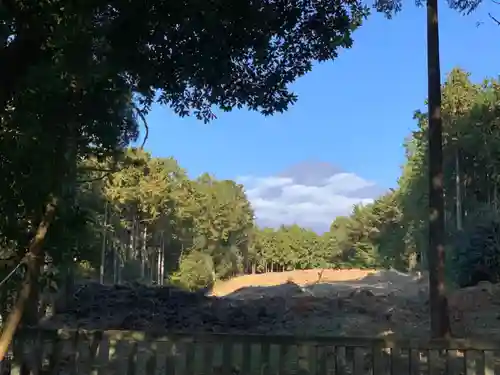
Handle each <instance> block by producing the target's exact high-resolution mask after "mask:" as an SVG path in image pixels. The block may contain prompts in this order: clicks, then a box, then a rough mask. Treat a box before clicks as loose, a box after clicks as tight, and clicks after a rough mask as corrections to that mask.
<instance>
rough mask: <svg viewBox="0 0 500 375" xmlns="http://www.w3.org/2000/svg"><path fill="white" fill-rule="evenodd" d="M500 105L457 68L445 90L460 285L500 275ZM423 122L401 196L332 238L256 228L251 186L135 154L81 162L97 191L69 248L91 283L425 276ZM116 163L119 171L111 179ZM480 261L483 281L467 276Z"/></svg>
mask: <svg viewBox="0 0 500 375" xmlns="http://www.w3.org/2000/svg"><path fill="white" fill-rule="evenodd" d="M499 98H500V84H499V81H497V80H485V81H483V82H481V83H473V82H471V80H470V77H469V74H468V73H467V72H464V71H462V70H460V69H455V70H453V71H452V72H451V73H450V74H449V75H448V77H447V80H446V82H445V83H444V85H443V118H444V129H445V133H444V156H445V170H446V176H445V192H446V225H447V233H448V237H449V238H448V249H447V253H448V260H449V263H448V264H449V267H448V270H451V272H449V273H450V275H451V276H450V277H451V278H452V281H455V282H456V283H457V284H459V285H467V284H470V283H471V282H474V280H473V279H474V278H477V277H480V278H488V279H492V280H496V277H497V276H496V275H497V274H498V272H499V268H498V267H496V263H495V262H497V260H496V259H498V257H496V255H495V254H497V251H498V248H499V245H498V244H497V243H496V241H497V240H498V241H500V235H498V234H497V236H498V238H497V237H495V234H496V233H497V232H495V227H494V226H495V225H497V224H495V223H500V221H497V219H496V214H497V207H498V192H499V188H500V187H499V182H500V175H499V174H498V172H497V171H499V170H500V163H499V162H500V158H499V156H500V155H499V151H498V150H500V147H499V146H500V144H498V142H500V130H498V129H499V127H498V122H499V120H498V115H499V113H500V106H499V103H500V102H499ZM414 117H415V120H416V121H417V130H416V131H414V132H413V133H412V135H411V137H409V138H408V139H407V140H406V142H405V149H406V159H407V160H406V162H405V164H404V166H403V168H402V175H401V177H400V179H399V181H398V186H397V188H396V189H391V190H390V191H389V192H388V193H386V194H385V195H383V196H381V197H379V198H377V199H376V200H375V201H374V202H373V203H372V204H368V205H364V206H361V205H359V206H355V207H354V208H353V211H352V214H351V215H349V216H345V217H337V218H332V219H333V222H332V224H331V226H330V230H329V231H328V232H326V233H323V234H317V233H315V232H313V231H312V230H309V229H305V228H301V227H299V226H298V225H291V226H281V227H280V228H276V229H273V228H259V227H258V226H257V225H256V223H255V218H254V212H253V210H252V207H251V204H250V202H249V201H248V199H247V198H246V195H245V192H244V187H243V186H242V185H239V184H237V183H235V182H234V181H230V180H217V179H215V178H214V177H212V176H210V175H209V174H204V175H202V176H200V177H198V178H196V179H190V178H189V177H188V175H187V173H186V171H185V170H184V169H182V167H181V166H179V165H178V163H177V162H176V160H174V159H173V158H156V157H153V156H151V155H150V154H149V153H148V152H146V151H143V150H142V149H140V148H126V149H124V150H123V153H122V154H121V155H120V156H119V157H118V158H113V159H109V160H101V161H97V160H96V159H87V160H84V161H83V162H82V166H81V168H79V170H80V172H79V173H80V174H81V176H80V179H81V180H83V181H89V182H84V183H81V184H79V185H78V188H77V189H76V191H75V197H74V208H75V209H74V210H73V211H72V212H71V213H70V218H69V219H68V218H65V219H64V221H63V222H61V224H63V223H64V224H67V223H68V220H69V222H72V223H74V225H75V227H74V228H73V235H70V236H67V240H68V241H69V242H70V243H68V244H67V245H65V246H69V247H73V248H74V249H75V254H77V256H78V258H79V260H80V261H85V262H86V263H85V264H86V265H87V266H88V267H89V268H90V269H93V270H95V272H94V274H95V273H99V269H100V266H101V264H103V265H104V267H103V269H102V270H101V272H100V273H101V278H102V279H103V281H107V282H120V281H124V280H141V281H143V282H150V283H151V282H152V283H159V284H163V283H165V282H174V283H178V284H181V285H183V286H185V287H188V288H197V287H206V286H210V285H211V284H212V283H214V282H215V281H216V280H219V279H226V278H229V277H232V276H235V275H239V274H243V273H262V272H273V271H274V272H276V271H286V270H294V269H310V268H318V267H326V268H343V267H349V268H350V267H361V268H380V267H385V268H389V267H392V268H396V269H398V270H402V271H408V270H413V269H425V267H426V259H425V254H426V249H427V186H428V180H427V177H426V176H427V174H426V168H427V165H426V163H427V158H426V137H425V132H426V125H427V122H426V121H427V119H426V113H423V112H420V111H416V112H415V116H414ZM111 164H113V165H114V166H115V167H116V169H117V171H116V172H113V173H110V174H108V175H103V173H105V172H101V171H106V170H109V169H110V168H111ZM88 171H92V172H88ZM491 225H493V227H491ZM478 231H479V232H478ZM484 231H487V233H489V232H488V231H491V233H492V236H493V237H492V236H491V235H488V234H485V233H484ZM477 233H480V234H479V235H478V234H477ZM478 236H479V237H478ZM58 246H61V245H60V244H59V245H58ZM488 251H490V252H488ZM471 261H472V262H474V264H477V265H478V267H477V272H475V273H474V272H472V273H471V272H459V271H460V270H461V269H467V268H468V267H469V265H470V262H471ZM469 270H470V269H469Z"/></svg>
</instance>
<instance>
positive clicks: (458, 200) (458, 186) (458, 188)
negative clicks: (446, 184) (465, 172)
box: [455, 149, 462, 230]
mask: <svg viewBox="0 0 500 375" xmlns="http://www.w3.org/2000/svg"><path fill="white" fill-rule="evenodd" d="M459 156H460V155H459V151H458V149H457V151H456V153H455V204H456V215H455V216H456V220H457V229H458V230H462V179H461V178H460V160H459Z"/></svg>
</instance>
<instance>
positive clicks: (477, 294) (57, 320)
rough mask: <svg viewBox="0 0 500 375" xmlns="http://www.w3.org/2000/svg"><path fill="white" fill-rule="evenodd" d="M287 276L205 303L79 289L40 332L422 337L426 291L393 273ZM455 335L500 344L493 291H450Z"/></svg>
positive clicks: (184, 295) (225, 288)
mask: <svg viewBox="0 0 500 375" xmlns="http://www.w3.org/2000/svg"><path fill="white" fill-rule="evenodd" d="M320 274H321V270H309V271H302V272H300V271H295V272H292V273H272V274H265V275H249V276H243V277H239V278H235V279H233V280H229V281H227V282H225V283H221V284H219V285H217V286H216V287H215V288H214V291H213V294H214V295H216V296H212V297H206V296H203V295H199V294H193V293H188V292H185V291H181V290H179V289H176V288H172V287H146V286H141V285H118V286H105V285H99V284H94V283H93V284H87V285H82V286H79V288H78V289H77V290H75V293H74V295H73V298H72V300H71V301H70V303H69V304H68V306H67V309H66V310H65V311H63V312H60V313H58V314H56V315H55V316H53V317H52V318H50V319H48V320H46V321H45V322H44V323H43V325H44V326H47V327H61V326H62V325H64V326H67V327H81V328H88V329H128V330H148V331H156V332H160V331H184V332H200V331H205V332H235V333H261V334H289V335H320V336H339V335H348V336H365V337H373V336H380V335H388V334H394V335H396V336H404V337H409V336H412V337H428V334H429V320H428V315H429V311H428V300H427V291H428V289H427V285H426V282H425V280H424V279H421V278H418V277H414V276H411V275H406V274H403V273H399V272H396V271H366V270H342V271H336V270H324V271H323V273H322V274H321V279H320V280H319V275H320ZM449 306H450V315H451V323H452V327H453V333H454V335H455V336H458V337H464V336H483V337H485V336H487V337H490V338H491V337H498V338H500V286H499V285H491V284H489V283H482V284H480V285H479V286H476V287H472V288H466V289H461V290H457V291H454V292H453V293H452V294H451V296H450V301H449Z"/></svg>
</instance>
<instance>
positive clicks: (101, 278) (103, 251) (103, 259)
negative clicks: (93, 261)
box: [99, 201, 108, 284]
mask: <svg viewBox="0 0 500 375" xmlns="http://www.w3.org/2000/svg"><path fill="white" fill-rule="evenodd" d="M107 231H108V202H107V201H106V203H105V205H104V228H103V230H102V246H101V267H100V268H99V282H100V283H101V284H104V263H105V262H106V234H107Z"/></svg>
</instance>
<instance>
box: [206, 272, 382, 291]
mask: <svg viewBox="0 0 500 375" xmlns="http://www.w3.org/2000/svg"><path fill="white" fill-rule="evenodd" d="M373 272H376V270H360V269H350V270H333V269H313V270H297V271H287V272H271V273H264V274H255V275H244V276H238V277H235V278H233V279H231V280H227V281H221V282H219V283H217V284H215V286H214V288H213V289H212V292H211V295H213V296H216V297H221V296H225V295H228V294H230V293H233V292H235V291H236V290H238V289H240V288H245V287H249V286H252V287H263V286H275V285H281V284H285V283H286V282H293V283H295V284H297V285H300V286H305V285H310V284H314V283H317V282H318V281H319V282H326V283H328V282H338V281H352V280H359V279H361V278H363V277H365V276H367V275H368V274H370V273H373Z"/></svg>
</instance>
